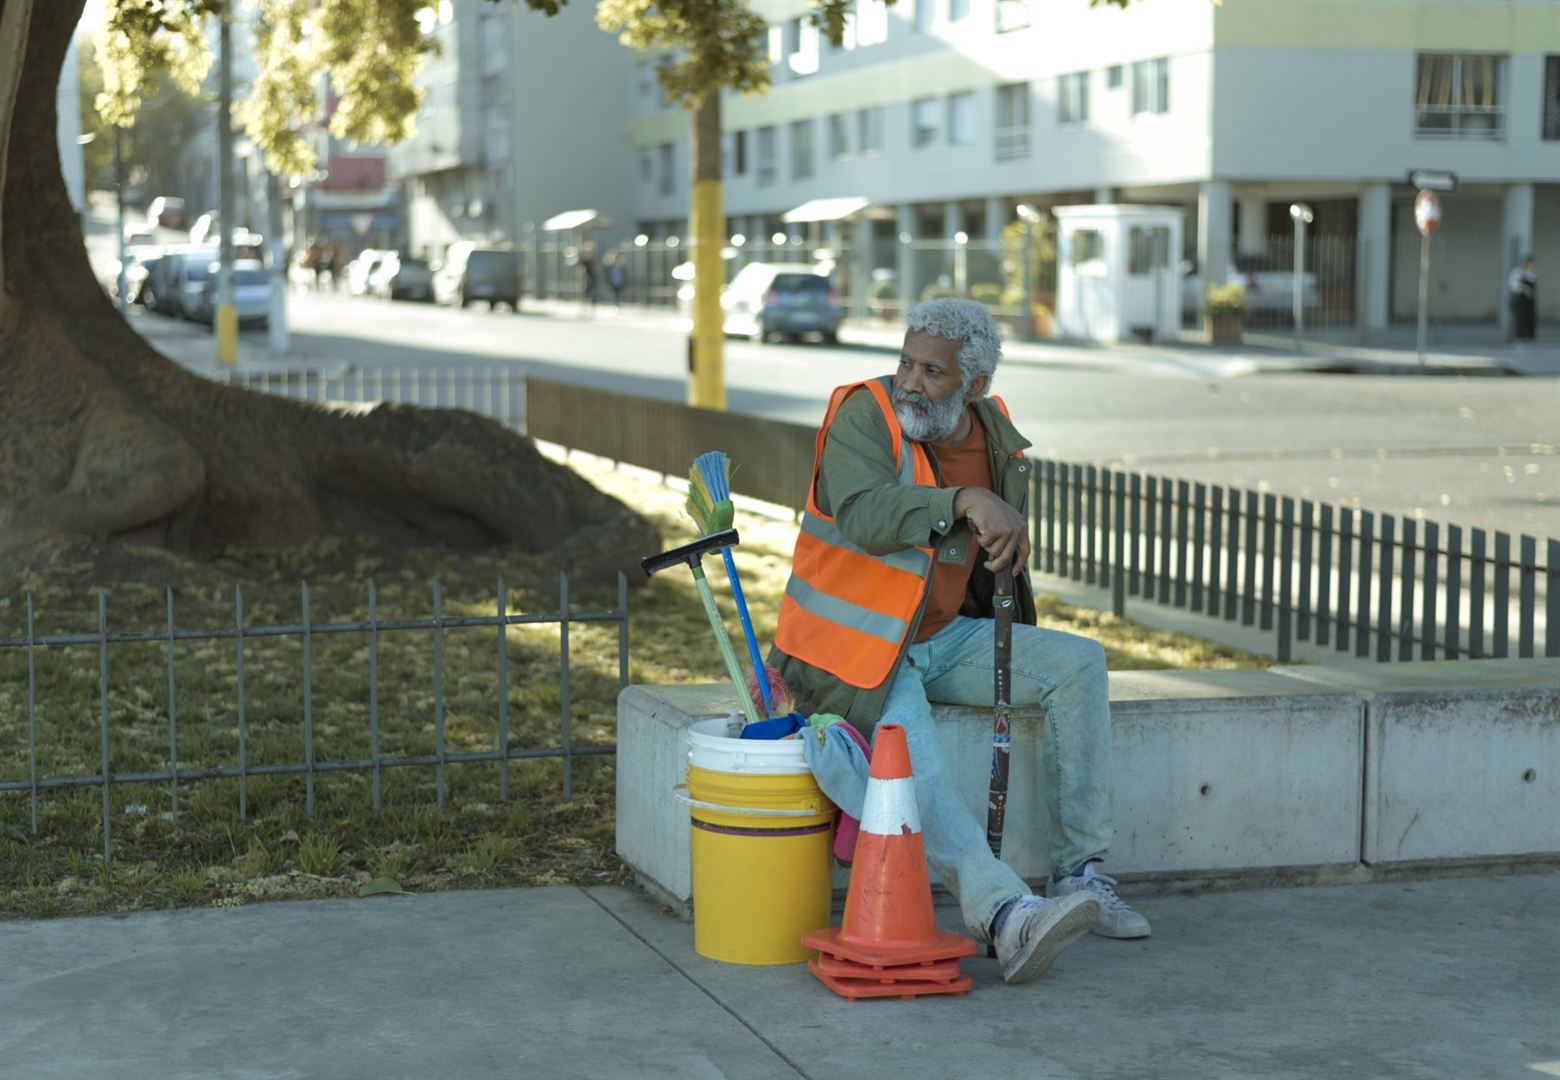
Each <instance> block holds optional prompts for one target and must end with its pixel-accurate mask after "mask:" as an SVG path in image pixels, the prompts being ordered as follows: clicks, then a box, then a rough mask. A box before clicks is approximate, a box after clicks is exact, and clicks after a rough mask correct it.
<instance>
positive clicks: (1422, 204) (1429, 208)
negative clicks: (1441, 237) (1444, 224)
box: [1414, 191, 1441, 236]
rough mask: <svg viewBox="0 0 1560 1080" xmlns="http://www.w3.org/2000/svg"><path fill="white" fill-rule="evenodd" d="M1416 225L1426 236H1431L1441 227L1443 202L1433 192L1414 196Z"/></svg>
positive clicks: (1422, 192) (1424, 192) (1423, 192)
mask: <svg viewBox="0 0 1560 1080" xmlns="http://www.w3.org/2000/svg"><path fill="white" fill-rule="evenodd" d="M1414 224H1415V225H1418V226H1419V231H1420V233H1421V234H1423V235H1424V236H1429V235H1430V234H1431V233H1433V232H1435V230H1436V229H1438V228H1439V227H1440V225H1441V200H1440V199H1438V198H1436V197H1435V192H1433V191H1421V192H1420V193H1419V194H1418V195H1416V196H1414Z"/></svg>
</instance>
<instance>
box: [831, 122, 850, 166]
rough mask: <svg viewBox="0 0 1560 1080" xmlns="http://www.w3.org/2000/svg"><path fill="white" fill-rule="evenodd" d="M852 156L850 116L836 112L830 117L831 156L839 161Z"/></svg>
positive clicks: (833, 159)
mask: <svg viewBox="0 0 1560 1080" xmlns="http://www.w3.org/2000/svg"><path fill="white" fill-rule="evenodd" d="M848 156H850V117H848V116H847V115H846V114H845V113H835V114H834V115H833V116H831V117H829V158H830V160H832V161H838V160H839V159H840V158H842V157H848Z"/></svg>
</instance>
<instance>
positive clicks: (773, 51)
mask: <svg viewBox="0 0 1560 1080" xmlns="http://www.w3.org/2000/svg"><path fill="white" fill-rule="evenodd" d="M784 59H785V27H783V26H771V27H770V28H769V62H770V63H771V64H778V63H779V62H780V61H782V60H784Z"/></svg>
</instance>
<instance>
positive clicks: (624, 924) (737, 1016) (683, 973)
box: [575, 885, 813, 1080]
mask: <svg viewBox="0 0 1560 1080" xmlns="http://www.w3.org/2000/svg"><path fill="white" fill-rule="evenodd" d="M575 888H577V889H579V890H580V892H581V893H583V894H584V895H585V896H586V897H587V898H589V900H590V902H591V903H593V904H595V905H596V906H597V907H599V908H600V909H601V910H602V911H604V912H606V913H607V915H609V916H610V917H611V918H612V919H613V920H614V921H615V922H616V923H617V924H618V925H619V926H621V927H622V928H623V929H624V930H627V931H628V932H629V933H630V934H632V935H634V937H635V938H636V939H637V940H638V941H639V943H640V944H641V945H643V946H644V947H645V948H647V949H649V950H650V951H651V952H653V953H655V954H656V955H657V956H659V957H660V958H661V959H662V960H664V961H665V962H666V964H667V965H668V966H669V967H670V968H671V969H672V970H673V971H675V972H677V974H679V975H681V976H682V977H683V978H685V979H687V980H688V982H690V983H691V984H693V986H694V987H695V988H697V989H698V991H699V992H700V993H701V994H703V995H704V996H705V997H707V998H709V999H710V1000H711V1001H713V1002H714V1003H715V1004H716V1005H718V1006H720V1008H721V1009H722V1010H723V1011H724V1012H725V1013H726V1014H727V1015H728V1016H730V1017H731V1018H732V1019H733V1020H735V1021H736V1022H737V1023H739V1024H741V1025H742V1026H743V1027H745V1028H747V1030H748V1031H750V1032H751V1033H752V1035H753V1037H754V1038H755V1039H757V1040H758V1041H759V1042H761V1043H763V1044H764V1045H765V1046H767V1047H768V1048H769V1052H770V1053H772V1054H774V1055H775V1057H777V1058H779V1059H780V1060H781V1061H783V1062H785V1063H786V1064H787V1065H789V1066H790V1067H791V1069H792V1070H793V1071H794V1072H795V1073H796V1075H797V1076H800V1077H802V1078H803V1080H813V1078H812V1077H811V1076H809V1075H808V1074H807V1072H806V1070H804V1069H803V1068H802V1067H801V1066H800V1065H798V1064H797V1063H796V1062H794V1061H792V1060H791V1059H790V1057H789V1056H787V1055H786V1053H785V1051H783V1050H781V1049H780V1048H779V1047H778V1046H776V1045H775V1044H774V1043H772V1042H770V1041H769V1040H768V1039H766V1038H765V1037H764V1036H763V1035H762V1034H761V1033H760V1032H759V1030H758V1029H757V1028H755V1027H754V1026H753V1025H752V1024H750V1023H748V1022H747V1021H746V1020H744V1019H743V1018H742V1015H741V1014H740V1013H738V1012H737V1011H736V1010H734V1009H733V1008H731V1006H729V1005H727V1004H726V1003H725V1002H724V1001H722V1000H720V998H718V997H716V996H715V995H714V994H713V993H711V992H710V991H709V990H708V989H707V988H706V987H705V986H704V984H703V983H701V982H699V980H698V979H695V978H694V977H693V976H692V975H690V974H688V973H687V972H686V971H684V970H683V969H682V968H681V967H680V966H678V964H677V961H675V960H673V959H672V958H671V957H670V956H667V955H666V954H665V953H664V952H662V951H661V950H660V949H658V948H656V947H655V946H654V945H652V944H651V943H650V942H649V941H648V940H647V939H646V938H645V936H644V935H643V934H641V933H640V932H639V931H638V930H635V929H634V928H633V927H632V926H630V925H628V923H627V922H625V921H624V920H623V918H622V917H621V916H620V915H618V913H617V912H615V911H613V910H612V909H611V908H609V907H607V905H605V904H603V903H602V902H601V901H600V900H597V899H596V897H595V896H594V895H592V894H591V892H590V890H588V889H583V888H580V887H579V886H578V885H576V886H575Z"/></svg>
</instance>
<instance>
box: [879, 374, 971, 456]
mask: <svg viewBox="0 0 1560 1080" xmlns="http://www.w3.org/2000/svg"><path fill="white" fill-rule="evenodd" d="M964 391H965V387H964V386H963V385H962V383H961V385H960V387H959V392H958V393H956V394H950V395H949V396H948V397H947V398H945V399H943V400H942V401H938V400H936V399H935V398H929V397H926V396H925V395H924V394H912V393H909V392H908V391H905V390H895V391H894V392H893V395H892V400H893V403H894V415H895V416H896V417H898V418H899V428H900V430H901V431H903V432H904V435H905V438H907V439H909V440H910V441H911V442H918V443H928V442H940V441H942V440H943V439H946V438H948V437H949V436H950V435H952V434H953V433H954V432H955V431H958V430H959V421H960V420H961V419H962V418H963V416H964V410H965V407H966V406H965V403H964Z"/></svg>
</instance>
